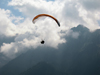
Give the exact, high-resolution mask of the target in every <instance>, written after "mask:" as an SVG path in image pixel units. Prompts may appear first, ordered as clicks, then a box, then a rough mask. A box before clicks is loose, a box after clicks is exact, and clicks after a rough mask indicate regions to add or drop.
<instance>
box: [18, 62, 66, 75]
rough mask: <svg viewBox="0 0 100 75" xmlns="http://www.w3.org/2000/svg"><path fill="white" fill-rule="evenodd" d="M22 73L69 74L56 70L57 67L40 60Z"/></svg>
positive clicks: (31, 74)
mask: <svg viewBox="0 0 100 75" xmlns="http://www.w3.org/2000/svg"><path fill="white" fill-rule="evenodd" d="M20 75H67V74H66V73H62V72H60V71H57V70H55V68H54V67H53V66H52V65H50V64H48V63H45V62H39V63H38V64H36V65H35V66H33V67H32V68H30V69H28V70H27V71H25V72H23V73H21V74H20Z"/></svg>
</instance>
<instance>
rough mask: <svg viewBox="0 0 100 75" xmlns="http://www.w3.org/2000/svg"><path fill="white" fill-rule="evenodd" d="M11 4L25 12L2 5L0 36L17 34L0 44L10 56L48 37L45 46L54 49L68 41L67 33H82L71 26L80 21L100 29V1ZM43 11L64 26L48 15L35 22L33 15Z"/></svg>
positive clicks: (22, 1)
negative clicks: (17, 13)
mask: <svg viewBox="0 0 100 75" xmlns="http://www.w3.org/2000/svg"><path fill="white" fill-rule="evenodd" d="M93 3H95V4H94V5H93ZM8 6H11V7H13V8H14V9H15V10H16V9H17V10H18V11H19V12H21V13H22V14H24V17H22V15H21V16H15V15H14V14H12V12H11V10H10V9H9V10H5V9H1V8H0V16H1V17H2V18H1V19H0V35H5V36H6V37H8V36H9V37H14V36H15V39H14V41H13V42H10V43H6V42H4V43H3V45H2V46H1V52H3V53H4V54H6V55H7V56H8V57H11V56H13V57H15V56H16V54H17V53H22V52H24V48H31V47H32V48H37V47H38V46H42V45H41V44H40V41H41V40H42V39H43V40H45V46H50V47H53V48H57V47H58V45H59V44H62V43H65V42H66V40H65V38H64V36H66V35H67V36H71V37H72V38H74V39H77V38H78V36H79V33H78V32H73V31H70V28H72V27H76V26H77V25H79V24H82V25H84V26H86V27H88V28H89V29H90V31H94V30H95V29H98V28H100V24H99V22H98V21H100V18H99V16H100V13H99V10H98V9H99V0H96V1H94V0H92V1H91V0H81V1H80V0H54V1H47V0H11V1H10V2H8ZM41 13H46V14H50V15H52V16H54V17H56V18H57V19H58V21H59V22H60V24H61V27H60V28H59V27H58V26H57V24H56V22H55V21H53V20H52V19H51V18H46V17H45V18H40V19H38V21H37V22H36V23H35V24H33V23H32V19H33V17H35V16H36V15H38V14H41ZM62 32H63V33H62ZM7 47H8V49H7ZM25 50H26V49H25Z"/></svg>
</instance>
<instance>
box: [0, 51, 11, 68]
mask: <svg viewBox="0 0 100 75" xmlns="http://www.w3.org/2000/svg"><path fill="white" fill-rule="evenodd" d="M9 61H10V59H9V58H8V57H6V56H5V55H3V54H2V53H0V68H1V67H2V66H4V65H5V64H7V63H8V62H9Z"/></svg>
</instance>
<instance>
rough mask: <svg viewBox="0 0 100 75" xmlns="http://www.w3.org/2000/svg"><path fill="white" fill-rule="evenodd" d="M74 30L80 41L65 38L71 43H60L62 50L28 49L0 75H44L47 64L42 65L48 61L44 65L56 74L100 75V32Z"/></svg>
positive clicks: (78, 27) (80, 27)
mask: <svg viewBox="0 0 100 75" xmlns="http://www.w3.org/2000/svg"><path fill="white" fill-rule="evenodd" d="M71 30H72V31H73V32H78V33H79V36H78V38H73V37H72V36H65V39H66V40H67V43H64V44H60V45H59V46H58V49H54V48H50V47H38V48H37V49H35V50H34V49H31V50H28V51H27V52H26V53H23V54H21V55H20V56H18V57H17V58H15V59H13V60H11V61H10V62H9V63H8V64H6V65H5V66H3V67H2V68H1V69H0V75H19V74H25V73H26V74H27V73H32V71H38V72H40V71H39V70H40V69H41V68H43V66H42V65H43V64H44V63H43V64H42V65H40V66H38V65H39V64H38V63H41V62H45V64H44V66H45V65H51V67H53V68H51V67H48V66H47V67H48V68H50V69H52V70H54V71H55V73H56V72H58V71H59V72H61V73H66V74H67V75H100V29H98V30H96V31H94V32H90V31H89V29H88V28H86V27H84V26H82V25H78V26H77V27H74V28H72V29H71ZM46 63H47V64H46ZM39 67H40V68H39ZM52 75H53V74H52Z"/></svg>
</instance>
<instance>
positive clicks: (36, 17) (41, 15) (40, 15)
mask: <svg viewBox="0 0 100 75" xmlns="http://www.w3.org/2000/svg"><path fill="white" fill-rule="evenodd" d="M43 16H47V17H50V18H52V19H54V20H55V21H56V23H57V24H58V26H59V27H60V23H59V21H58V20H57V19H56V18H55V17H53V16H51V15H48V14H39V15H37V16H35V17H34V18H33V20H32V22H33V23H35V20H36V19H38V18H39V17H43Z"/></svg>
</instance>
